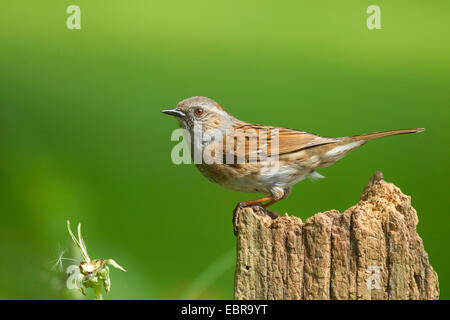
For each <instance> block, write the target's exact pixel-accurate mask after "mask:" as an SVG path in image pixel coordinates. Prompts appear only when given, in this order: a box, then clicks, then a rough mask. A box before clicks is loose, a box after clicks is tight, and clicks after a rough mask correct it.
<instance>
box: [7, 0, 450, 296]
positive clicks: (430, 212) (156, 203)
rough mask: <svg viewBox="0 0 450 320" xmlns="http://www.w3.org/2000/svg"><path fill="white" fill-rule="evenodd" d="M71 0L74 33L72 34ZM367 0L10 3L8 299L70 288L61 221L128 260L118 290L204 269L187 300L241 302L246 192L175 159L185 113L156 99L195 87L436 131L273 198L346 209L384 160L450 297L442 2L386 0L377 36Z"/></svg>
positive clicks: (98, 253) (163, 289) (352, 160)
mask: <svg viewBox="0 0 450 320" xmlns="http://www.w3.org/2000/svg"><path fill="white" fill-rule="evenodd" d="M71 4H77V5H79V6H80V7H81V19H82V22H81V30H68V29H67V28H66V19H67V17H68V14H67V13H66V8H67V7H68V6H69V5H71ZM371 4H373V2H372V1H357V0H353V1H345V2H344V3H343V2H336V1H320V2H318V1H315V2H314V1H290V0H281V1H255V0H252V1H235V0H228V1H207V0H203V1H197V0H194V1H179V0H177V1H168V2H163V1H158V2H156V1H144V0H140V1H105V0H101V1H100V0H98V1H87V0H73V1H72V0H71V1H49V0H46V1H20V0H14V1H12V0H3V1H2V2H1V3H0V39H1V44H0V81H1V82H0V83H1V85H0V155H1V156H0V215H1V216H0V217H1V220H0V298H2V299H10V298H23V299H30V298H50V299H59V298H69V297H72V296H71V295H68V293H67V292H63V290H62V288H63V284H64V280H63V279H64V276H63V275H61V273H59V274H58V272H55V271H53V272H52V271H50V269H51V266H52V264H53V262H52V261H53V260H54V259H56V258H57V256H58V253H59V252H58V250H61V248H62V249H67V250H69V249H70V238H69V236H68V234H67V230H66V227H65V221H66V219H70V220H71V221H73V223H77V222H81V223H82V224H83V228H84V235H85V238H86V241H87V243H88V244H89V252H90V253H91V254H92V255H93V256H95V257H114V258H117V260H118V261H120V262H121V264H123V266H124V267H125V268H126V269H127V270H128V272H127V273H121V272H113V273H112V274H111V280H112V290H111V293H110V294H109V296H108V297H109V298H115V299H177V298H180V297H186V290H188V291H189V290H190V291H189V292H192V290H194V289H195V290H197V291H198V290H199V288H202V285H201V284H199V281H200V282H201V281H202V280H199V279H207V280H205V281H206V282H205V283H207V285H204V286H203V288H202V290H200V291H201V292H197V294H196V296H194V298H197V297H199V298H208V299H209V298H224V299H231V298H232V297H233V272H234V270H233V267H234V255H232V259H230V257H231V256H230V254H229V252H230V250H231V249H232V248H233V247H234V246H235V239H234V236H233V232H232V225H231V211H232V209H233V207H234V205H235V204H236V203H237V202H238V201H243V200H248V199H251V198H252V197H254V195H250V194H239V193H236V192H233V191H229V190H225V189H222V188H221V187H220V186H217V185H214V184H212V183H210V182H208V181H207V180H206V179H205V178H203V177H202V176H201V175H200V174H199V173H198V172H197V171H196V169H195V167H194V166H187V165H181V166H175V165H174V164H172V162H171V160H170V152H171V148H172V147H173V146H174V144H175V142H171V141H170V134H171V132H172V130H173V129H175V128H176V122H175V121H174V120H173V119H171V118H169V117H167V116H165V115H163V114H161V113H160V110H161V109H163V108H167V107H173V106H175V105H176V103H177V102H178V101H179V100H181V99H184V98H187V97H190V96H194V95H205V96H208V97H210V98H213V99H215V100H217V101H218V102H219V103H221V104H222V106H224V107H225V108H227V110H228V111H230V112H231V113H232V114H233V115H235V116H236V117H238V118H240V119H242V120H247V121H251V122H255V123H261V124H271V125H279V126H285V127H290V128H297V129H302V130H306V131H310V132H314V133H319V134H321V135H325V136H344V135H353V134H358V133H367V132H371V131H378V130H388V129H399V128H411V127H426V128H427V131H426V132H425V133H422V134H417V135H408V136H399V137H392V138H386V139H383V140H378V141H374V142H371V143H369V144H367V145H366V146H364V147H362V148H361V149H360V150H357V151H355V152H353V153H352V154H350V155H349V156H348V157H347V158H346V159H344V160H342V161H341V162H339V163H338V164H336V165H334V166H332V167H330V168H327V169H325V170H322V171H321V173H322V174H324V175H325V176H326V177H327V178H326V179H324V180H321V181H320V182H318V183H312V182H311V181H304V182H302V183H300V184H298V185H297V186H295V187H294V189H293V192H292V194H291V196H290V198H289V199H287V200H284V201H282V202H280V203H279V204H277V205H276V206H275V207H274V208H275V209H276V210H278V211H279V212H289V213H292V214H295V215H297V216H299V217H301V218H302V219H305V218H307V217H308V216H311V215H312V214H314V213H316V212H318V211H325V210H328V209H332V208H336V209H338V210H341V211H343V210H345V209H346V208H347V207H349V206H351V205H353V204H354V203H356V202H357V201H358V198H359V194H360V192H361V190H362V188H363V187H364V185H365V183H366V182H367V180H368V178H369V177H370V176H371V175H372V174H373V173H374V172H375V171H376V170H378V169H379V170H382V171H383V173H384V175H385V178H386V180H388V181H392V182H394V183H395V184H396V185H398V186H399V187H400V188H401V189H402V190H403V192H404V193H406V194H408V195H411V196H412V202H413V206H414V207H415V208H416V209H417V212H418V215H419V220H420V222H419V226H418V231H419V234H420V235H421V237H422V238H423V240H424V245H425V248H426V250H427V252H428V254H429V257H430V260H431V264H432V265H433V267H434V268H435V269H436V271H437V273H438V275H439V279H440V286H441V298H446V299H448V298H450V272H449V269H450V258H449V257H448V252H449V240H450V233H449V232H448V229H447V228H450V218H449V216H450V214H449V212H450V206H449V200H448V198H447V196H448V195H447V192H448V181H449V178H450V177H449V169H448V166H449V152H450V151H449V148H448V140H449V138H450V136H449V134H450V130H449V116H450V114H449V108H450V106H449V102H450V99H449V93H450V58H449V57H450V43H449V36H448V31H449V30H450V21H449V20H448V13H449V11H450V2H448V1H437V0H434V1H395V2H392V1H385V0H383V1H381V0H380V1H377V3H376V4H378V5H380V7H381V19H382V21H381V24H382V29H381V30H368V29H367V27H366V19H367V16H368V15H367V14H366V8H367V7H368V6H369V5H371ZM58 248H59V249H58ZM69 251H70V250H69ZM224 257H225V258H224ZM227 257H228V258H227ZM218 263H219V264H220V265H217V264H218ZM227 265H228V266H227ZM211 266H213V267H211ZM205 270H206V271H205ZM208 270H209V271H208ZM211 270H220V272H218V273H217V274H216V275H212V274H211V272H213V271H211ZM199 277H200V278H199ZM189 288H190V289H189ZM195 290H194V291H195ZM108 297H106V298H108ZM188 298H189V296H188Z"/></svg>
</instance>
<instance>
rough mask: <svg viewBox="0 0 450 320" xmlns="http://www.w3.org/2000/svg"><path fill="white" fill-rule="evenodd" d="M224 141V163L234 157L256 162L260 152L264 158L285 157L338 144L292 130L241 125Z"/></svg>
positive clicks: (331, 139) (337, 139)
mask: <svg viewBox="0 0 450 320" xmlns="http://www.w3.org/2000/svg"><path fill="white" fill-rule="evenodd" d="M239 130H240V132H239ZM236 137H237V138H236ZM233 139H234V142H233ZM226 141H227V142H225V140H224V150H226V152H225V153H224V157H225V156H228V160H230V159H231V158H232V157H234V159H236V157H238V155H239V156H240V157H242V156H243V155H245V161H246V162H247V161H248V160H249V159H257V157H258V155H260V154H261V153H266V154H267V156H277V155H278V156H282V155H288V154H290V153H295V152H298V151H302V150H305V149H309V148H314V147H317V146H322V145H326V144H331V143H335V142H338V141H339V138H326V137H321V136H318V135H315V134H312V133H308V132H304V131H298V130H293V129H286V128H278V127H267V126H258V125H252V124H242V125H240V126H237V127H235V130H234V131H233V132H230V134H229V135H228V136H227V138H226ZM226 143H228V146H225V144H226ZM230 143H231V144H230ZM230 146H233V147H232V148H230ZM243 146H245V150H243ZM224 160H225V159H224ZM225 163H229V161H227V162H225Z"/></svg>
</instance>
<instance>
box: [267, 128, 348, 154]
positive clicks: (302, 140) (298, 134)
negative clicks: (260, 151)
mask: <svg viewBox="0 0 450 320" xmlns="http://www.w3.org/2000/svg"><path fill="white" fill-rule="evenodd" d="M275 129H278V141H279V155H286V154H289V153H295V152H298V151H302V150H306V149H310V148H314V147H318V146H323V145H327V144H332V143H336V142H338V141H339V140H340V139H339V138H327V137H321V136H318V135H315V134H312V133H308V132H305V131H297V130H293V129H285V128H275ZM273 138H276V133H274V137H273Z"/></svg>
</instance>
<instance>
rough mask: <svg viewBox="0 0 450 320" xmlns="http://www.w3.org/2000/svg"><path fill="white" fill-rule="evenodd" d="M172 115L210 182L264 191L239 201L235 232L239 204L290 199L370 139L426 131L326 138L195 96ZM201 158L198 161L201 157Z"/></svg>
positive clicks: (170, 112)
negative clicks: (258, 120) (299, 186)
mask: <svg viewBox="0 0 450 320" xmlns="http://www.w3.org/2000/svg"><path fill="white" fill-rule="evenodd" d="M162 112H163V113H164V114H168V115H171V116H174V117H175V118H176V119H177V120H178V123H179V126H180V127H181V128H182V129H184V130H183V132H184V134H185V138H186V139H187V140H188V141H189V147H190V152H191V158H192V159H194V158H195V155H200V156H199V157H197V159H196V160H197V161H194V163H195V165H196V167H197V168H198V170H199V171H200V172H201V173H202V174H203V175H204V176H205V177H206V178H207V179H209V180H210V181H212V182H214V183H217V184H219V185H221V186H223V187H225V188H228V189H232V190H235V191H240V192H247V193H262V194H263V195H264V196H263V197H260V198H257V199H253V200H248V201H242V202H239V203H238V204H237V205H236V207H235V208H234V210H233V225H234V233H235V234H236V233H237V231H238V230H237V222H238V217H237V211H238V209H239V208H243V207H248V206H255V205H256V206H259V207H261V208H262V209H263V210H264V211H265V212H267V213H268V214H269V215H270V216H271V217H272V218H276V217H277V216H278V215H277V213H276V212H273V211H270V210H268V209H267V208H268V207H269V206H271V205H273V204H274V203H276V202H278V201H280V200H282V199H286V198H287V197H288V196H289V194H290V193H291V188H292V186H294V185H295V184H296V183H298V182H300V181H302V180H304V179H305V178H323V176H322V175H320V174H319V173H318V172H317V171H316V170H317V169H320V168H325V167H329V166H331V165H333V164H334V163H336V162H337V161H339V160H340V159H342V158H343V157H345V156H346V155H347V154H348V153H349V152H351V151H353V150H355V149H356V148H358V147H360V146H362V145H363V144H365V143H366V142H368V141H370V140H374V139H378V138H382V137H387V136H392V135H399V134H408V133H416V132H422V131H424V130H425V129H424V128H415V129H399V130H389V131H379V132H372V133H368V134H359V135H354V136H345V137H336V138H333V137H325V136H320V135H317V134H313V133H309V132H306V131H301V130H295V129H288V128H283V127H275V126H266V125H257V124H252V123H249V122H245V121H241V120H239V119H237V118H235V117H234V116H233V115H231V114H230V113H229V112H227V111H226V110H225V109H224V108H223V107H221V106H220V105H219V104H218V103H217V102H216V101H214V100H212V99H210V98H207V97H202V96H195V97H191V98H187V99H184V100H182V101H180V102H179V103H178V104H177V106H176V107H175V108H173V109H166V110H162ZM199 160H200V161H199Z"/></svg>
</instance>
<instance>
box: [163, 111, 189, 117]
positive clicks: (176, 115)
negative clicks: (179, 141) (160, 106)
mask: <svg viewBox="0 0 450 320" xmlns="http://www.w3.org/2000/svg"><path fill="white" fill-rule="evenodd" d="M161 112H162V113H165V114H168V115H171V116H175V117H180V118H183V117H185V116H186V115H185V114H184V113H183V112H181V111H180V110H178V109H168V110H162V111H161Z"/></svg>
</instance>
